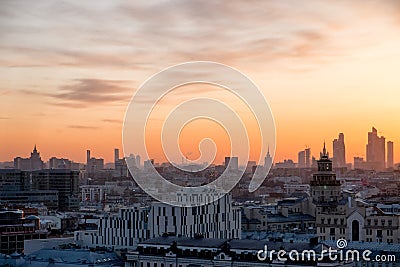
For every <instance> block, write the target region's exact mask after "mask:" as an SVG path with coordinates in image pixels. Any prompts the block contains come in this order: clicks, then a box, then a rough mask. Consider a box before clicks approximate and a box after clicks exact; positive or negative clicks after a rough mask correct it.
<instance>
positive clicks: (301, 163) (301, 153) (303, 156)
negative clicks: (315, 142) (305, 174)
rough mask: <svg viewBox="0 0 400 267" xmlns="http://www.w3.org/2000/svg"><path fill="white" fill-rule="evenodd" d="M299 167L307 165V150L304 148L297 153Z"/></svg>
mask: <svg viewBox="0 0 400 267" xmlns="http://www.w3.org/2000/svg"><path fill="white" fill-rule="evenodd" d="M297 167H298V168H305V167H306V152H305V151H304V150H302V151H299V153H298V154H297Z"/></svg>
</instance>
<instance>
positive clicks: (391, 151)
mask: <svg viewBox="0 0 400 267" xmlns="http://www.w3.org/2000/svg"><path fill="white" fill-rule="evenodd" d="M393 146H394V145H393V142H392V141H388V142H387V167H388V168H393V166H394V160H393V155H394V147H393Z"/></svg>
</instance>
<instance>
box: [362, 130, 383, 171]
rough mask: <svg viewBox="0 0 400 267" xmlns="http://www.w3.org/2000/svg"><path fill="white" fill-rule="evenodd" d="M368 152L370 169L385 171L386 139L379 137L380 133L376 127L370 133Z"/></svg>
mask: <svg viewBox="0 0 400 267" xmlns="http://www.w3.org/2000/svg"><path fill="white" fill-rule="evenodd" d="M366 150H367V151H366V152H367V153H366V154H367V165H368V168H369V169H373V170H383V169H385V167H386V165H385V137H383V136H381V137H379V136H378V131H377V130H376V129H375V128H374V127H372V131H371V132H369V133H368V144H367V146H366Z"/></svg>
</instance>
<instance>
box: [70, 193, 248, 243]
mask: <svg viewBox="0 0 400 267" xmlns="http://www.w3.org/2000/svg"><path fill="white" fill-rule="evenodd" d="M165 234H168V235H175V236H184V237H196V236H203V237H205V238H225V239H231V238H237V239H239V238H240V235H241V213H240V209H239V208H235V207H233V206H232V200H231V196H230V195H225V196H224V197H222V198H220V199H219V200H217V201H215V202H212V203H210V204H208V205H205V206H200V207H190V208H184V207H175V206H170V205H167V204H164V203H159V202H155V203H153V204H152V205H151V206H150V207H143V206H140V205H139V204H137V205H134V206H132V207H128V208H122V209H120V211H119V213H118V214H113V215H111V214H110V215H108V216H105V217H103V218H101V219H100V223H99V228H98V230H97V231H76V232H75V235H74V236H75V242H76V243H77V244H78V245H80V246H82V247H96V246H99V247H107V248H114V249H122V248H130V249H134V248H136V246H137V244H138V243H139V242H141V241H144V240H146V239H149V238H154V237H159V236H163V235H165Z"/></svg>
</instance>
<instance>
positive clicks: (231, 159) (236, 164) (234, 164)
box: [225, 157, 239, 171]
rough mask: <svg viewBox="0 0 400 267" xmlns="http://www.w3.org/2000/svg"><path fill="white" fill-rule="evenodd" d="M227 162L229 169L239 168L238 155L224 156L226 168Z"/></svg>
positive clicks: (235, 169)
mask: <svg viewBox="0 0 400 267" xmlns="http://www.w3.org/2000/svg"><path fill="white" fill-rule="evenodd" d="M229 164H230V170H231V171H237V170H238V169H239V160H238V157H225V168H228V165H229Z"/></svg>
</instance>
